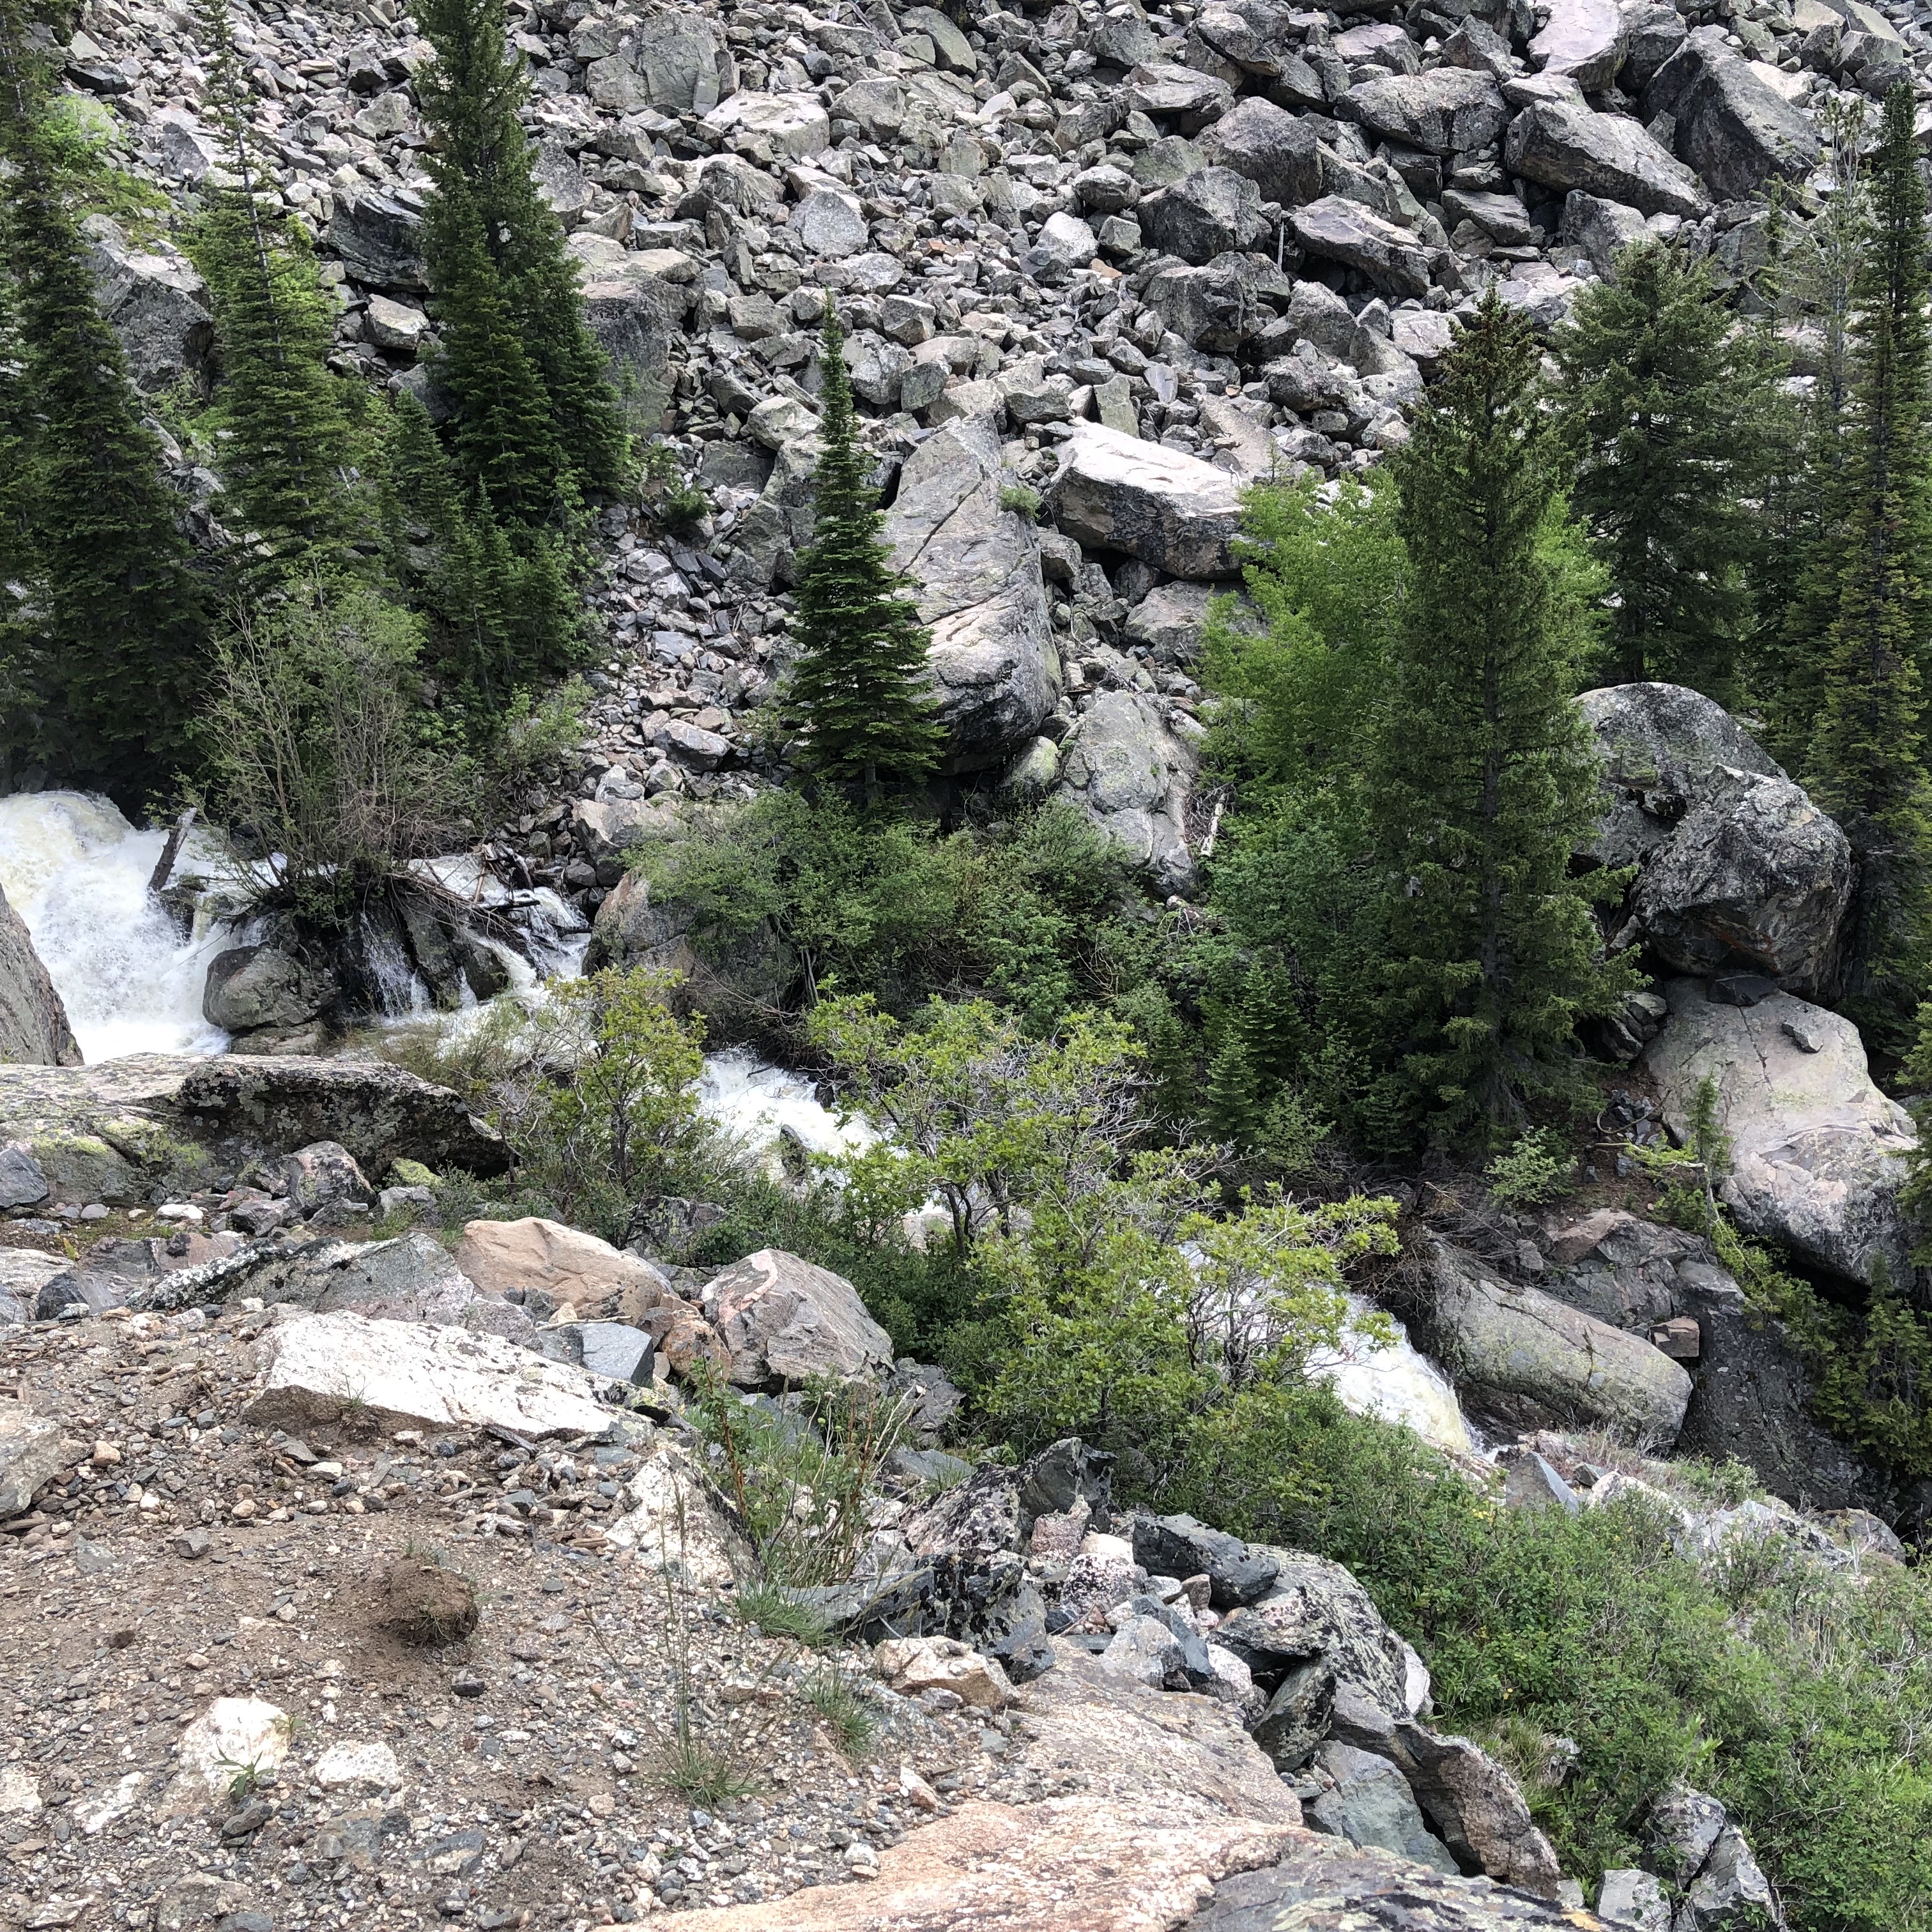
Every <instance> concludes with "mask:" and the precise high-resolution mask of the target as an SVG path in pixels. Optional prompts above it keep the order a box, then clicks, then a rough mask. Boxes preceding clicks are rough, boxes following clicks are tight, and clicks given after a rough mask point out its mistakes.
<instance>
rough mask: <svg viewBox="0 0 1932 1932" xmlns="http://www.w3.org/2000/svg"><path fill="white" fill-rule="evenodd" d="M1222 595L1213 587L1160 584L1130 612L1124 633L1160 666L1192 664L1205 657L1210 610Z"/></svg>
mask: <svg viewBox="0 0 1932 1932" xmlns="http://www.w3.org/2000/svg"><path fill="white" fill-rule="evenodd" d="M1220 594H1222V593H1221V592H1219V591H1218V590H1217V588H1216V586H1214V585H1213V584H1211V583H1159V584H1157V585H1155V586H1154V589H1151V590H1150V591H1149V592H1148V594H1147V595H1145V597H1143V598H1142V599H1141V601H1139V603H1138V604H1136V605H1135V606H1134V607H1133V609H1132V610H1130V611H1129V612H1128V613H1127V622H1125V623H1124V624H1123V625H1121V631H1122V633H1123V634H1124V635H1125V637H1127V641H1128V642H1129V643H1134V644H1139V645H1142V646H1144V647H1145V649H1147V650H1148V652H1151V654H1152V655H1153V657H1154V661H1155V662H1156V663H1157V664H1192V663H1193V662H1194V661H1195V660H1196V658H1199V656H1200V655H1201V637H1202V631H1205V629H1206V628H1207V624H1208V605H1209V604H1210V603H1211V602H1212V601H1213V600H1214V598H1215V597H1217V595H1220Z"/></svg>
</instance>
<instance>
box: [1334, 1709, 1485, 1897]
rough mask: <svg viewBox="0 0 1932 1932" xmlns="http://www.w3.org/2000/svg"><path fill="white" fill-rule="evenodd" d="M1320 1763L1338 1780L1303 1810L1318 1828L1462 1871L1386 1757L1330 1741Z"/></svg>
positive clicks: (1436, 1866) (1420, 1861)
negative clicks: (1332, 1788) (1332, 1787)
mask: <svg viewBox="0 0 1932 1932" xmlns="http://www.w3.org/2000/svg"><path fill="white" fill-rule="evenodd" d="M1315 1762H1316V1764H1317V1765H1318V1766H1320V1767H1321V1769H1322V1770H1323V1771H1325V1772H1327V1773H1328V1775H1329V1776H1330V1777H1331V1778H1333V1779H1334V1781H1335V1784H1334V1790H1330V1791H1325V1792H1324V1793H1322V1796H1320V1797H1319V1798H1317V1799H1315V1800H1314V1802H1313V1803H1312V1804H1310V1805H1307V1806H1306V1807H1305V1808H1304V1815H1305V1817H1306V1821H1307V1823H1308V1824H1309V1825H1310V1826H1312V1827H1313V1829H1315V1830H1316V1831H1318V1832H1330V1833H1331V1834H1333V1835H1334V1836H1335V1837H1337V1838H1346V1839H1347V1840H1348V1841H1349V1843H1350V1844H1352V1845H1374V1846H1379V1847H1380V1848H1381V1849H1382V1850H1383V1851H1385V1852H1394V1854H1395V1855H1396V1856H1397V1858H1406V1859H1408V1860H1409V1861H1411V1862H1412V1863H1414V1864H1419V1865H1428V1866H1430V1867H1433V1869H1435V1870H1437V1871H1442V1872H1453V1871H1456V1870H1459V1869H1460V1867H1458V1866H1457V1863H1456V1861H1455V1859H1454V1858H1453V1857H1451V1855H1450V1852H1449V1848H1448V1846H1446V1845H1445V1844H1444V1843H1443V1842H1442V1840H1441V1839H1440V1838H1437V1837H1436V1835H1435V1834H1434V1833H1433V1832H1431V1831H1430V1829H1429V1827H1428V1826H1427V1824H1426V1823H1424V1821H1423V1817H1422V1812H1421V1808H1419V1807H1418V1805H1417V1804H1416V1802H1415V1793H1414V1792H1412V1791H1411V1790H1409V1781H1408V1779H1407V1778H1404V1777H1403V1775H1402V1773H1401V1772H1399V1771H1398V1770H1397V1769H1396V1768H1395V1766H1394V1765H1393V1764H1391V1763H1390V1762H1389V1761H1388V1759H1387V1758H1385V1757H1376V1755H1375V1754H1374V1753H1373V1752H1372V1751H1358V1750H1357V1749H1356V1748H1355V1746H1354V1745H1345V1744H1337V1743H1336V1742H1333V1741H1332V1740H1331V1742H1328V1743H1327V1744H1325V1745H1322V1748H1320V1749H1319V1751H1316V1754H1315Z"/></svg>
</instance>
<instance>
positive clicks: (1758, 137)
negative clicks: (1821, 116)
mask: <svg viewBox="0 0 1932 1932" xmlns="http://www.w3.org/2000/svg"><path fill="white" fill-rule="evenodd" d="M1643 111H1644V114H1645V116H1646V118H1651V119H1654V118H1655V117H1656V116H1657V115H1660V114H1667V115H1670V118H1672V119H1673V121H1676V124H1677V151H1678V152H1679V154H1682V156H1683V157H1684V158H1685V160H1687V161H1688V162H1689V163H1690V164H1691V166H1693V167H1694V168H1695V169H1697V172H1698V173H1699V174H1700V175H1703V178H1704V179H1705V181H1706V182H1708V183H1709V185H1710V187H1711V189H1712V192H1713V193H1715V194H1718V195H1721V196H1723V197H1724V199H1726V200H1727V201H1729V200H1736V199H1742V197H1743V196H1746V195H1749V194H1752V193H1756V191H1757V190H1758V189H1760V187H1763V185H1764V184H1765V183H1766V181H1769V180H1770V179H1771V178H1773V177H1774V176H1775V177H1777V178H1780V179H1782V180H1785V181H1802V180H1803V179H1804V178H1805V177H1806V176H1807V175H1809V174H1810V172H1811V170H1812V169H1814V168H1815V167H1816V166H1817V165H1818V159H1819V155H1820V144H1819V139H1818V131H1817V127H1815V126H1814V124H1813V122H1812V120H1811V116H1810V115H1808V114H1807V113H1805V110H1803V109H1802V108H1801V107H1798V106H1797V105H1796V104H1795V103H1793V102H1792V101H1788V100H1787V99H1786V98H1785V97H1784V95H1782V94H1781V93H1780V92H1778V89H1775V87H1773V86H1772V85H1771V84H1770V83H1769V81H1767V80H1765V79H1764V78H1763V75H1762V74H1760V73H1759V71H1757V68H1756V67H1755V66H1754V65H1753V63H1752V62H1750V61H1748V60H1747V59H1745V57H1744V56H1743V55H1742V54H1741V53H1739V52H1738V51H1737V49H1736V48H1735V47H1733V46H1728V45H1727V43H1726V41H1725V37H1724V28H1721V27H1698V28H1694V30H1693V31H1692V32H1691V35H1690V37H1688V39H1687V40H1685V43H1684V44H1683V45H1682V46H1681V47H1679V49H1678V50H1677V52H1676V53H1674V54H1673V55H1671V57H1670V59H1668V60H1667V61H1666V62H1664V65H1663V67H1662V68H1660V69H1659V70H1658V74H1657V75H1656V77H1655V79H1653V80H1652V82H1651V83H1650V85H1649V86H1648V87H1647V88H1646V89H1644V92H1643ZM1578 185H1579V186H1583V185H1586V184H1584V183H1579V184H1578ZM1646 212H1647V211H1646Z"/></svg>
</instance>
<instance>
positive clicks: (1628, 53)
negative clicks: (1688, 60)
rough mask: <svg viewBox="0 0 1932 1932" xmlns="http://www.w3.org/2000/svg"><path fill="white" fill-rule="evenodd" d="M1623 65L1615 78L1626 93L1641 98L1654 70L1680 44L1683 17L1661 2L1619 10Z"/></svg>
mask: <svg viewBox="0 0 1932 1932" xmlns="http://www.w3.org/2000/svg"><path fill="white" fill-rule="evenodd" d="M1623 20H1624V62H1623V69H1622V73H1621V74H1620V75H1619V81H1620V83H1621V85H1622V86H1623V88H1624V89H1625V92H1627V93H1632V94H1641V93H1642V92H1643V90H1644V89H1646V87H1648V86H1649V85H1650V83H1651V82H1652V80H1655V78H1656V77H1657V72H1658V69H1659V68H1661V67H1662V66H1663V65H1664V62H1666V61H1667V60H1668V59H1670V56H1671V55H1673V54H1674V53H1675V52H1676V51H1677V49H1679V47H1681V46H1682V45H1683V44H1684V42H1685V37H1686V35H1687V34H1688V33H1689V31H1690V29H1689V28H1688V27H1687V26H1685V23H1684V16H1683V15H1682V13H1679V11H1678V10H1677V9H1676V7H1672V6H1667V5H1664V4H1662V0H1637V4H1636V5H1631V6H1628V7H1625V8H1624V9H1623Z"/></svg>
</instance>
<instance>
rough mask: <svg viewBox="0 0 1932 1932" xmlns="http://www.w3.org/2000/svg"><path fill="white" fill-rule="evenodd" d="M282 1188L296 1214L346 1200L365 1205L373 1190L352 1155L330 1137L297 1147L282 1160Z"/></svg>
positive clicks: (365, 1206)
mask: <svg viewBox="0 0 1932 1932" xmlns="http://www.w3.org/2000/svg"><path fill="white" fill-rule="evenodd" d="M282 1189H283V1192H284V1193H285V1194H286V1195H287V1198H288V1199H289V1202H290V1204H291V1205H293V1208H295V1211H296V1213H297V1214H304V1215H307V1214H314V1212H315V1211H316V1210H317V1208H326V1207H334V1206H335V1205H338V1203H343V1202H347V1203H350V1204H352V1205H355V1206H356V1207H360V1208H367V1207H368V1205H369V1204H370V1202H372V1201H374V1199H375V1198H376V1190H374V1188H373V1187H371V1186H370V1185H369V1181H368V1177H367V1176H366V1175H365V1174H364V1173H363V1172H362V1169H361V1168H360V1167H359V1166H358V1165H357V1164H356V1157H355V1156H354V1155H353V1154H351V1153H350V1151H349V1150H348V1149H347V1148H346V1147H343V1146H341V1145H338V1143H337V1142H335V1141H317V1142H315V1144H314V1145H313V1146H311V1147H305V1148H297V1149H296V1151H295V1152H294V1153H293V1154H290V1155H289V1156H288V1157H287V1158H286V1159H285V1160H284V1161H283V1163H282Z"/></svg>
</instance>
